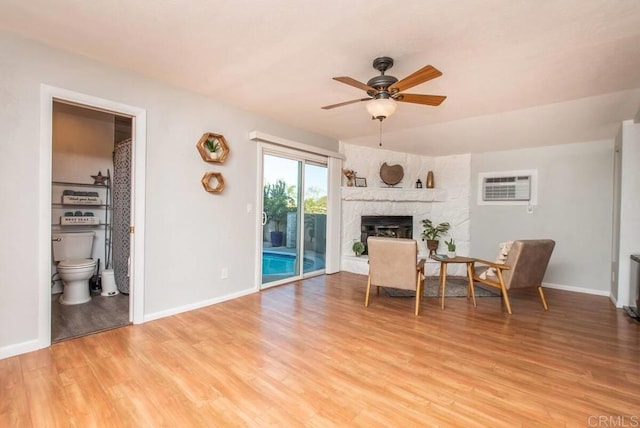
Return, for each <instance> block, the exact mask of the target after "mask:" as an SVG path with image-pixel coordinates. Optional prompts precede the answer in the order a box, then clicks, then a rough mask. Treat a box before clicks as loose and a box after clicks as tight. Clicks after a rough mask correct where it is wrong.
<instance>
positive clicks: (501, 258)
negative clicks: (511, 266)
mask: <svg viewBox="0 0 640 428" xmlns="http://www.w3.org/2000/svg"><path fill="white" fill-rule="evenodd" d="M512 245H513V241H507V242H501V243H500V244H499V247H500V250H499V251H498V257H496V263H498V264H501V265H503V264H505V263H506V261H507V257H509V251H511V246H512ZM487 276H493V277H496V276H497V275H496V269H495V268H492V267H490V268H488V269H487V270H485V271H484V272H482V273H481V274H480V278H481V279H487Z"/></svg>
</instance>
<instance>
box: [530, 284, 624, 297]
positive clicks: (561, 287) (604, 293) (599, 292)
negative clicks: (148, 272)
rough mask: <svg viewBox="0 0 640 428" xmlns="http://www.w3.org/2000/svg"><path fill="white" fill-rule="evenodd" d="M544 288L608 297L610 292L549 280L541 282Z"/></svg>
mask: <svg viewBox="0 0 640 428" xmlns="http://www.w3.org/2000/svg"><path fill="white" fill-rule="evenodd" d="M542 287H544V288H555V289H556V290H564V291H571V292H573V293H584V294H594V295H596V296H605V297H610V296H611V292H610V291H605V290H594V289H592V288H583V287H574V286H572V285H562V284H552V283H550V282H543V283H542Z"/></svg>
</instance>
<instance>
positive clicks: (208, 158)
mask: <svg viewBox="0 0 640 428" xmlns="http://www.w3.org/2000/svg"><path fill="white" fill-rule="evenodd" d="M196 147H197V148H198V152H200V156H202V160H203V161H205V162H216V163H223V162H224V161H225V159H226V158H227V156H228V155H229V146H228V145H227V140H226V139H225V138H224V136H223V135H221V134H215V133H213V132H205V133H204V134H202V138H200V141H198V144H196Z"/></svg>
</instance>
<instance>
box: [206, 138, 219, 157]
mask: <svg viewBox="0 0 640 428" xmlns="http://www.w3.org/2000/svg"><path fill="white" fill-rule="evenodd" d="M204 147H205V148H206V149H207V150H208V151H209V157H211V158H214V159H215V158H217V157H218V150H220V143H219V142H218V139H217V138H216V137H209V138H207V141H205V142H204Z"/></svg>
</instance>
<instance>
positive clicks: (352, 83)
mask: <svg viewBox="0 0 640 428" xmlns="http://www.w3.org/2000/svg"><path fill="white" fill-rule="evenodd" d="M333 80H337V81H338V82H341V83H346V84H347V85H350V86H353V87H356V88H358V89H362V90H363V91H365V92H369V91H373V92H374V95H375V94H377V93H378V90H377V89H376V88H374V87H371V86H369V85H366V84H364V83H362V82H358V81H357V80H356V79H353V78H351V77H347V76H341V77H334V78H333Z"/></svg>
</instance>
